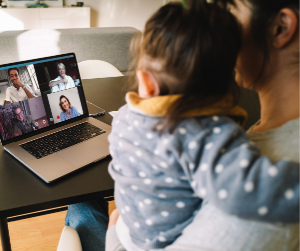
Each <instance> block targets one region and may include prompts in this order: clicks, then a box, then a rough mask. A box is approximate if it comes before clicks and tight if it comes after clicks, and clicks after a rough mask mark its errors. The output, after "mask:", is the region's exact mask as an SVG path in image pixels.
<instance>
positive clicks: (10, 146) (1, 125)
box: [0, 53, 111, 183]
mask: <svg viewBox="0 0 300 251" xmlns="http://www.w3.org/2000/svg"><path fill="white" fill-rule="evenodd" d="M18 80H19V81H20V82H21V83H22V84H23V85H24V87H22V88H21V87H20V88H19V90H18V91H17V88H15V86H16V84H18V83H19V82H18ZM4 85H7V86H9V87H8V88H10V89H9V92H10V93H11V97H12V98H11V103H9V102H6V104H5V105H1V106H0V136H1V143H2V145H3V147H4V149H5V150H6V151H7V152H8V153H10V154H11V155H12V156H13V157H15V158H16V159H17V160H19V161H20V162H21V163H23V164H24V165H25V166H26V167H27V168H29V169H30V170H31V171H32V172H34V173H35V174H36V175H37V176H39V177H40V178H41V179H43V180H44V181H45V182H47V183H50V182H53V181H55V180H57V179H59V178H61V177H63V176H65V175H67V174H69V173H71V172H73V171H75V170H77V169H79V168H81V167H84V166H86V165H88V164H90V163H93V162H96V161H98V160H100V159H103V158H105V157H106V156H108V155H109V150H108V146H109V144H108V139H107V137H108V135H109V133H110V131H111V126H109V125H107V124H105V123H103V122H101V121H99V120H97V119H95V118H92V117H89V111H88V107H87V102H86V99H85V96H84V91H83V87H82V81H81V78H80V73H79V70H78V64H77V60H76V56H75V54H74V53H68V54H63V55H57V56H52V57H46V58H39V59H34V60H28V61H22V62H17V63H11V64H5V65H0V86H4ZM20 86H21V85H20ZM25 88H26V90H25ZM24 92H25V93H26V95H32V96H33V98H29V99H26V100H23V101H20V102H14V100H13V98H14V97H15V96H14V95H20V97H21V96H22V95H23V96H24ZM28 92H30V94H28ZM25 98H26V96H25Z"/></svg>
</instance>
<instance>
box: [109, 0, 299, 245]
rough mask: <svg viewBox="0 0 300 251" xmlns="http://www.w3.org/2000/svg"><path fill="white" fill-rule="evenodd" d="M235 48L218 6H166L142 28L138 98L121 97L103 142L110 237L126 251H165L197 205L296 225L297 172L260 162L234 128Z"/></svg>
mask: <svg viewBox="0 0 300 251" xmlns="http://www.w3.org/2000/svg"><path fill="white" fill-rule="evenodd" d="M240 43H241V41H240V29H239V26H238V24H237V22H236V20H235V18H234V17H233V16H232V15H231V14H230V12H229V11H228V10H227V8H226V6H225V5H224V4H223V2H222V1H221V0H219V1H217V0H215V1H214V2H212V1H209V2H207V1H205V0H191V1H189V2H188V1H186V2H185V1H183V2H182V3H181V4H180V3H171V4H168V5H165V6H163V7H162V8H160V9H159V10H158V11H157V12H156V13H155V14H154V15H153V16H152V17H151V18H150V19H149V20H148V21H147V23H146V26H145V30H144V32H143V38H142V41H141V44H140V46H139V48H138V50H137V53H136V63H137V80H138V94H137V93H133V92H129V93H128V94H127V95H126V101H127V104H126V105H125V106H123V107H122V108H121V109H120V110H119V112H118V114H117V115H116V117H115V118H114V120H113V127H112V133H111V134H110V136H109V141H110V152H111V155H112V158H113V159H112V162H111V163H110V166H109V172H110V174H111V176H112V177H113V179H114V180H115V201H116V205H117V208H118V211H119V212H120V217H119V219H118V222H117V225H116V232H117V237H118V238H119V239H120V241H121V243H122V245H123V246H124V247H125V248H126V250H149V249H150V250H151V249H161V248H164V247H166V246H167V245H170V244H171V243H172V242H173V241H174V240H175V239H176V238H177V237H178V236H179V235H180V234H181V232H182V230H183V229H184V228H185V227H186V226H187V225H188V224H190V223H191V221H192V220H193V218H194V215H195V214H196V212H197V211H198V210H199V209H200V208H201V204H202V202H203V200H207V201H209V202H210V203H212V204H213V205H215V206H216V207H218V208H219V209H221V210H222V211H224V212H226V213H228V214H231V215H237V216H240V217H243V218H249V219H254V220H259V221H270V222H272V221H277V219H278V217H280V218H281V219H285V220H286V221H295V219H298V218H299V215H298V211H297V208H298V197H299V182H298V179H299V170H298V165H297V164H296V163H289V162H287V161H285V160H281V161H278V162H277V163H271V161H270V160H269V159H268V158H267V157H261V156H260V154H259V150H258V149H257V147H256V146H255V145H252V144H251V143H249V140H248V139H247V136H246V134H245V132H244V131H243V129H242V128H241V127H240V125H242V124H243V123H244V121H245V119H246V112H245V111H244V110H242V109H241V108H240V107H238V106H237V97H238V89H237V88H238V87H237V86H236V84H235V82H234V74H233V70H234V66H235V62H236V58H237V55H238V52H239V49H240ZM283 177H286V178H283ZM271 208H276V210H270V209H271ZM286 211H289V212H291V213H290V214H289V215H286Z"/></svg>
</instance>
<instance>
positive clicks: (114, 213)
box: [107, 209, 119, 228]
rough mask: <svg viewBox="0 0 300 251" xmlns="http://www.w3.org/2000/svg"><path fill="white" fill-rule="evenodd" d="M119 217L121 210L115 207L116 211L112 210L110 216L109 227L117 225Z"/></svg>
mask: <svg viewBox="0 0 300 251" xmlns="http://www.w3.org/2000/svg"><path fill="white" fill-rule="evenodd" d="M118 218H119V211H118V209H115V210H114V211H112V213H111V215H110V217H109V222H108V227H107V228H110V227H111V226H113V225H116V223H117V220H118Z"/></svg>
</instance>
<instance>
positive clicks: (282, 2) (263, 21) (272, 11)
mask: <svg viewBox="0 0 300 251" xmlns="http://www.w3.org/2000/svg"><path fill="white" fill-rule="evenodd" d="M241 1H242V2H244V3H247V2H248V3H250V8H251V11H252V15H251V19H250V27H251V32H252V36H253V38H254V41H255V43H256V45H257V46H258V48H260V49H261V51H262V52H263V54H264V61H263V66H262V68H261V71H260V73H259V75H258V77H257V78H256V80H255V81H254V83H253V84H255V82H256V81H257V80H258V79H259V78H260V77H261V76H262V74H263V72H264V69H265V66H266V64H267V62H268V60H269V56H270V55H269V44H270V41H269V37H268V28H269V25H270V24H271V23H272V21H273V20H274V19H275V17H276V15H277V14H278V12H279V11H280V10H281V9H283V8H290V9H292V10H293V11H294V12H295V13H296V15H297V16H298V19H299V0H241ZM295 58H297V63H299V51H297V52H296V53H295Z"/></svg>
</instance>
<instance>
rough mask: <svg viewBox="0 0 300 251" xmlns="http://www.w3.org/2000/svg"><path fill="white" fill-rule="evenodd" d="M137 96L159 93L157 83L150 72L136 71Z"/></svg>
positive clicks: (156, 94) (152, 95) (153, 95)
mask: <svg viewBox="0 0 300 251" xmlns="http://www.w3.org/2000/svg"><path fill="white" fill-rule="evenodd" d="M136 75H137V78H138V82H139V96H140V97H141V98H151V97H155V96H158V95H159V92H160V89H159V85H158V83H157V81H156V79H155V77H154V76H153V74H152V73H151V72H148V71H141V70H140V71H138V72H137V74H136Z"/></svg>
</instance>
